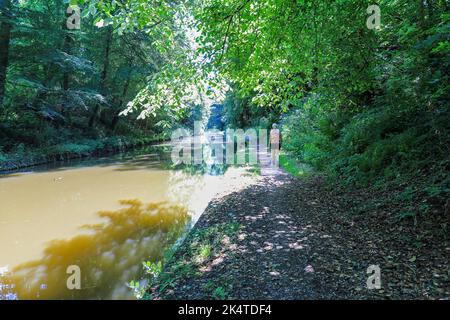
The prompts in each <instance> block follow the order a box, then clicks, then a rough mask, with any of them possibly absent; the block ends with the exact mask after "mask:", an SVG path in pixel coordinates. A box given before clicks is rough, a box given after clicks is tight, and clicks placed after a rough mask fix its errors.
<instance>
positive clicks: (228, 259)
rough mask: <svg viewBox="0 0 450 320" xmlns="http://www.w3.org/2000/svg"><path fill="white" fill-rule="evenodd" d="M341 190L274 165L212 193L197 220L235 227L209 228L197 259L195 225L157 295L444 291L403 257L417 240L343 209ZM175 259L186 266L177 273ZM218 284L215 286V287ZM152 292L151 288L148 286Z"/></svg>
mask: <svg viewBox="0 0 450 320" xmlns="http://www.w3.org/2000/svg"><path fill="white" fill-rule="evenodd" d="M345 199H346V198H345V197H343V198H341V197H340V196H339V194H336V193H333V192H332V191H330V190H327V189H326V188H325V183H324V182H323V181H322V179H321V178H320V177H315V178H310V179H303V180H300V179H295V178H292V177H290V176H289V175H287V174H285V173H283V172H282V171H281V170H280V171H279V173H278V174H275V175H268V176H265V177H262V178H261V179H260V180H259V181H258V183H256V184H254V185H252V186H250V187H247V188H246V189H245V190H243V191H239V192H235V193H233V194H230V195H228V196H226V197H223V198H220V199H216V200H215V201H213V202H211V203H210V205H209V207H208V209H207V210H206V212H205V213H204V214H203V215H202V217H201V218H200V220H199V222H198V223H197V225H196V227H195V229H196V230H197V231H200V232H203V231H205V230H208V229H209V228H212V227H216V226H220V225H224V224H230V223H236V222H237V223H239V225H240V229H239V231H237V232H236V233H235V234H220V233H218V232H216V231H214V233H215V237H218V238H219V239H218V240H217V239H215V240H214V241H213V242H210V243H213V244H214V247H213V248H212V249H211V254H210V255H209V256H208V257H206V258H205V259H203V260H202V259H200V260H199V259H198V257H196V252H197V253H198V252H199V251H198V247H199V246H201V245H202V243H203V245H204V244H205V243H206V242H204V239H203V240H202V239H199V238H198V237H197V236H198V234H196V232H193V233H192V234H191V235H190V236H188V238H187V239H186V241H185V243H184V244H183V245H182V247H181V248H180V249H179V250H178V252H177V254H176V260H175V261H176V262H174V261H172V262H170V263H169V265H168V267H167V268H166V272H168V273H171V272H172V273H173V274H176V275H177V279H176V281H174V282H173V284H172V285H171V287H172V288H170V289H168V290H163V293H162V294H161V295H160V298H165V299H208V298H231V299H233V298H234V299H337V298H339V299H342V298H344V299H345V298H352V299H371V298H395V297H402V298H407V297H410V298H412V297H414V298H427V297H429V296H430V294H437V295H446V294H448V286H447V287H446V285H445V279H441V280H444V282H443V284H442V282H441V283H440V284H439V286H438V287H439V288H433V286H432V281H434V279H436V277H433V272H434V271H433V270H432V269H430V268H429V265H428V266H426V265H423V266H421V267H420V269H418V266H417V265H415V263H413V262H411V260H409V259H410V257H411V255H412V254H415V255H418V253H415V252H412V251H413V250H415V248H414V247H413V246H412V244H411V243H410V239H408V237H405V238H402V237H399V236H398V234H397V233H395V232H390V231H392V230H389V229H388V228H389V227H390V228H392V226H390V225H389V224H387V223H384V224H383V221H384V218H383V217H382V216H381V217H380V216H378V215H365V216H362V215H350V214H349V211H348V210H346V209H345V208H346V206H347V205H346V201H345ZM359 200H360V201H363V200H362V199H359ZM375 220H377V221H379V220H381V221H380V223H381V224H379V225H376V224H375V223H374V221H375ZM405 231H406V230H405ZM436 243H439V242H438V241H437V242H436ZM433 245H436V244H433ZM429 250H432V251H431V252H433V250H434V255H433V257H426V258H425V259H426V260H427V262H428V263H429V264H432V265H433V266H437V267H440V268H441V269H439V270H440V271H441V272H446V265H447V262H446V261H447V258H446V256H445V250H443V248H435V249H432V248H428V251H427V252H429ZM442 253H443V254H442ZM372 264H378V265H380V267H381V269H382V281H383V288H382V289H381V290H368V289H367V287H366V281H367V276H368V275H367V274H366V270H367V267H368V266H369V265H372ZM176 265H177V267H180V266H183V267H187V266H189V268H190V269H192V270H194V272H191V273H187V274H186V275H184V276H179V274H180V272H179V271H178V270H179V269H176V268H175V266H176ZM155 289H156V290H155ZM217 290H219V291H220V292H221V293H222V294H221V295H219V296H217ZM157 291H158V287H155V288H154V290H153V292H154V293H156V292H157ZM430 291H431V292H433V293H430Z"/></svg>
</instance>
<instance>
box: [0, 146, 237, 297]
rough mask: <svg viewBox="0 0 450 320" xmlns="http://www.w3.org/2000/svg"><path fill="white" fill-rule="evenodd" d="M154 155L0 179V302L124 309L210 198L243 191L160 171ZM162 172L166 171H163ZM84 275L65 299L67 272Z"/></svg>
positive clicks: (230, 178)
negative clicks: (100, 304)
mask: <svg viewBox="0 0 450 320" xmlns="http://www.w3.org/2000/svg"><path fill="white" fill-rule="evenodd" d="M163 162H164V161H162V160H161V157H159V156H158V154H154V153H150V154H144V155H134V156H132V157H130V158H126V159H117V160H114V159H112V160H111V159H108V160H107V161H106V160H105V161H97V163H94V164H89V163H85V164H84V165H86V164H87V166H83V163H81V166H74V167H73V166H72V167H59V168H53V169H50V170H47V171H39V170H38V171H34V172H33V171H31V172H23V173H17V174H11V175H3V176H0V299H1V298H3V299H6V298H7V299H39V298H43V299H67V298H72V299H77V298H87V299H130V298H133V294H132V291H131V290H130V289H129V288H128V287H127V283H128V282H129V281H131V280H134V279H139V277H140V276H141V275H142V262H143V261H148V260H150V261H156V260H158V259H160V258H161V255H162V254H163V252H164V251H165V250H166V249H167V248H168V247H169V246H170V245H172V244H173V243H174V241H175V240H176V239H177V238H179V236H180V235H181V234H182V233H183V231H184V230H185V228H186V225H187V224H188V223H189V222H190V221H193V220H195V219H197V218H198V216H199V215H200V214H201V212H202V211H203V210H204V209H205V208H206V206H207V203H208V202H209V201H210V200H211V198H212V197H214V196H217V195H218V194H220V193H223V192H224V191H226V190H228V191H230V190H235V189H236V187H237V186H238V184H241V181H240V179H239V178H238V177H240V175H241V173H240V172H237V171H235V172H234V173H233V170H231V171H230V172H229V173H226V174H225V175H224V176H208V175H200V174H189V173H186V172H185V171H180V170H177V171H175V170H168V169H164V167H165V165H164V163H163ZM166 167H167V166H166ZM70 265H77V266H79V267H80V270H81V284H82V285H81V290H69V289H68V288H67V279H68V278H69V276H70V274H68V273H67V268H68V266H70Z"/></svg>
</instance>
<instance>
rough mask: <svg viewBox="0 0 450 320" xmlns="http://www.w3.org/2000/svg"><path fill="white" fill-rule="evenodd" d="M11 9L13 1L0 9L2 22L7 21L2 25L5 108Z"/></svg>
mask: <svg viewBox="0 0 450 320" xmlns="http://www.w3.org/2000/svg"><path fill="white" fill-rule="evenodd" d="M10 9H11V0H4V2H3V7H1V8H0V11H1V14H2V20H3V19H5V20H3V21H2V22H1V24H0V106H3V99H4V96H5V91H6V89H5V88H6V74H7V72H8V56H9V43H10V40H11V23H10V22H9V21H8V19H9V10H10Z"/></svg>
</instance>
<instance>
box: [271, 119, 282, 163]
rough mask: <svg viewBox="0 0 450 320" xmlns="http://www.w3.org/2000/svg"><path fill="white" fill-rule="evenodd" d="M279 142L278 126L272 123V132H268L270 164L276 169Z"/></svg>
mask: <svg viewBox="0 0 450 320" xmlns="http://www.w3.org/2000/svg"><path fill="white" fill-rule="evenodd" d="M280 142H281V133H280V130H279V129H278V125H277V124H276V123H274V124H273V125H272V130H270V150H271V163H272V167H275V168H278V166H279V163H280V162H279V158H280Z"/></svg>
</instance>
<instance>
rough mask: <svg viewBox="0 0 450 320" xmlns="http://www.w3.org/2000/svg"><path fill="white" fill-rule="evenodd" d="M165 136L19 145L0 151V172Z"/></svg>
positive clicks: (107, 151) (97, 153) (110, 150)
mask: <svg viewBox="0 0 450 320" xmlns="http://www.w3.org/2000/svg"><path fill="white" fill-rule="evenodd" d="M164 139H165V136H164V135H163V134H159V135H154V136H151V137H139V138H131V137H125V136H113V137H108V138H104V139H82V140H78V141H74V142H67V143H63V144H57V145H54V146H48V147H43V148H35V149H26V148H20V146H19V147H18V148H15V150H14V152H12V153H1V152H0V172H1V171H9V170H16V169H20V168H25V167H30V166H34V165H39V164H45V163H51V162H57V161H66V160H70V159H77V158H84V157H91V156H101V155H106V154H110V153H115V152H123V151H126V150H129V149H132V148H137V147H140V146H144V145H146V144H150V143H154V142H158V141H163V140H164Z"/></svg>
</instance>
